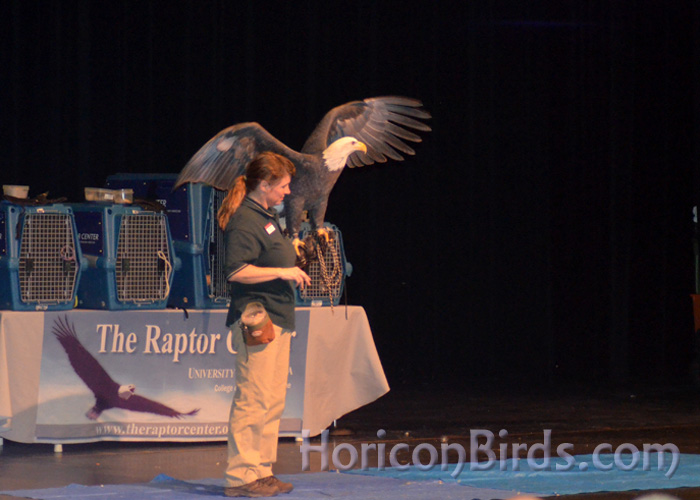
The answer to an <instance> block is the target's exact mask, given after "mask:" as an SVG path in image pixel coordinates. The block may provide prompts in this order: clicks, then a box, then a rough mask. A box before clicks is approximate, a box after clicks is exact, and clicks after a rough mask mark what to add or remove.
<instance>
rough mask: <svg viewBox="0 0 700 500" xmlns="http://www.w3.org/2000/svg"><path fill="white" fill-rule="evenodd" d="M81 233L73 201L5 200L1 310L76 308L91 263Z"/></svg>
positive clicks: (0, 207) (0, 213) (0, 211)
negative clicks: (34, 202)
mask: <svg viewBox="0 0 700 500" xmlns="http://www.w3.org/2000/svg"><path fill="white" fill-rule="evenodd" d="M77 235H78V233H77V231H76V226H75V221H74V217H73V211H72V210H71V208H70V207H68V206H64V205H60V204H55V205H46V206H21V205H15V204H11V203H7V202H4V201H3V202H1V203H0V276H1V277H0V309H12V310H18V311H30V310H31V311H33V310H39V311H50V310H65V309H72V308H73V307H74V306H75V301H76V293H77V289H78V283H79V281H80V276H81V272H82V270H83V268H84V267H86V266H85V261H84V260H83V257H82V254H81V251H80V245H79V244H78V237H77Z"/></svg>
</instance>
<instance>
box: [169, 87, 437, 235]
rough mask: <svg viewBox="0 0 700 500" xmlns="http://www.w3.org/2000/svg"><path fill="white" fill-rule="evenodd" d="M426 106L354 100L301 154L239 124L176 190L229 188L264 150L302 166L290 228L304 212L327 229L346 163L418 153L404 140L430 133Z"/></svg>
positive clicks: (195, 160) (290, 203) (331, 116)
mask: <svg viewBox="0 0 700 500" xmlns="http://www.w3.org/2000/svg"><path fill="white" fill-rule="evenodd" d="M422 106H423V104H422V103H421V102H420V101H418V100H416V99H410V98H408V97H397V96H388V97H375V98H370V99H365V100H363V101H352V102H349V103H347V104H343V105H342V106H338V107H336V108H333V109H332V110H331V111H329V112H328V113H327V114H326V116H325V117H324V118H323V120H321V122H320V123H319V124H318V125H317V126H316V128H315V129H314V131H313V132H312V134H311V135H310V136H309V138H308V139H307V141H306V143H305V144H304V147H303V148H302V149H301V152H297V151H294V150H293V149H290V148H289V147H287V146H286V145H284V144H283V143H282V142H280V141H278V140H277V139H275V137H273V136H272V135H271V134H270V133H269V132H268V131H267V130H265V129H264V128H262V127H261V126H260V125H259V124H257V123H239V124H237V125H233V126H231V127H229V128H226V129H224V130H222V131H221V132H219V133H218V134H216V135H215V136H214V137H213V138H211V139H210V140H209V141H208V142H207V143H206V144H205V145H204V146H202V147H201V148H200V150H199V151H197V153H195V155H194V156H193V157H192V158H191V159H190V161H189V162H188V163H187V164H186V165H185V167H184V168H183V170H182V172H181V173H180V175H179V176H178V178H177V181H176V183H175V188H177V187H179V186H181V185H182V184H185V183H187V182H204V183H206V184H209V185H211V186H213V187H215V188H217V189H220V190H222V191H227V190H228V189H229V188H230V187H231V186H232V185H233V182H234V180H235V179H236V178H237V177H238V176H239V175H243V173H244V171H245V168H246V166H247V165H248V163H250V161H251V160H253V159H254V158H255V157H256V156H257V155H258V154H259V153H262V152H264V151H272V152H274V153H277V154H280V155H283V156H286V157H287V158H289V159H290V160H291V161H292V163H293V164H294V166H295V167H296V171H297V173H296V175H295V176H294V178H293V179H292V182H291V185H290V190H291V194H289V195H288V196H287V197H286V198H285V201H284V206H285V217H286V223H287V230H288V232H289V233H290V235H291V236H292V237H294V238H296V237H297V235H298V234H299V229H300V227H301V222H302V219H303V213H304V211H308V215H309V221H310V223H311V225H312V227H313V228H315V229H322V228H323V222H324V218H325V215H326V208H327V207H328V197H329V195H330V193H331V190H332V189H333V186H334V185H335V183H336V181H337V180H338V177H339V176H340V173H341V172H342V171H343V167H345V166H346V165H347V166H349V167H361V166H364V165H371V164H373V163H375V162H379V163H383V162H386V161H387V159H388V158H389V159H392V160H396V161H402V160H403V159H404V158H403V156H402V155H401V153H403V154H407V155H413V154H415V151H414V150H413V149H412V148H411V147H410V146H408V145H407V144H406V143H405V142H404V141H410V142H421V138H420V136H419V135H417V134H416V133H414V132H412V131H410V130H408V129H413V130H417V131H421V132H429V131H430V127H429V126H427V125H426V124H425V123H423V122H421V121H419V120H426V119H429V118H430V114H429V113H428V112H427V111H425V110H424V109H422Z"/></svg>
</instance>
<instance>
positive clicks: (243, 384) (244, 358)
mask: <svg viewBox="0 0 700 500" xmlns="http://www.w3.org/2000/svg"><path fill="white" fill-rule="evenodd" d="M291 337H292V335H291V332H289V331H287V330H285V331H282V329H281V328H279V327H278V326H275V340H273V341H272V342H270V343H269V344H262V345H257V346H249V345H245V343H244V342H243V336H242V334H241V331H240V329H239V328H237V327H236V328H235V335H234V339H233V341H234V349H235V350H236V353H237V354H236V390H235V392H234V394H233V404H232V405H231V415H230V417H229V432H228V467H227V469H226V473H225V478H226V483H227V486H241V485H243V484H247V483H250V482H252V481H256V480H257V479H260V478H263V477H267V476H271V475H272V464H273V463H275V461H276V460H277V439H278V435H279V427H280V418H281V417H282V412H283V411H284V401H285V397H286V395H287V375H288V373H289V346H290V342H291Z"/></svg>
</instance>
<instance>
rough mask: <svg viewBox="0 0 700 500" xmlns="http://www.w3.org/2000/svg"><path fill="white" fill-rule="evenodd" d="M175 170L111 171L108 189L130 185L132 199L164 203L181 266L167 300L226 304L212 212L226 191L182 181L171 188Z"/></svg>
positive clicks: (183, 304) (182, 304)
mask: <svg viewBox="0 0 700 500" xmlns="http://www.w3.org/2000/svg"><path fill="white" fill-rule="evenodd" d="M176 180H177V174H116V175H111V176H109V177H108V178H107V183H106V186H107V187H108V188H111V189H132V190H133V191H134V199H135V202H136V203H138V202H139V200H151V201H158V202H159V203H160V204H161V205H163V206H164V207H165V210H166V213H167V214H168V220H169V223H170V230H171V232H172V236H173V245H174V248H175V252H176V254H177V256H178V258H179V259H180V260H181V262H182V265H181V267H180V269H179V270H178V271H177V272H176V275H175V280H174V283H173V287H172V289H171V291H170V299H169V302H168V303H169V304H170V305H171V306H177V307H189V308H194V309H218V308H226V307H228V304H229V302H230V296H229V291H228V282H227V281H226V276H225V275H224V262H223V259H224V255H225V252H224V241H223V237H224V235H223V232H222V231H221V230H220V229H219V227H218V225H217V222H216V214H217V212H218V210H219V207H220V206H221V202H222V201H223V198H224V197H225V195H226V193H225V192H223V191H219V190H217V189H214V188H212V187H210V186H207V185H206V184H201V183H198V184H185V185H184V186H181V187H179V188H178V189H176V190H175V191H173V186H174V185H175V181H176Z"/></svg>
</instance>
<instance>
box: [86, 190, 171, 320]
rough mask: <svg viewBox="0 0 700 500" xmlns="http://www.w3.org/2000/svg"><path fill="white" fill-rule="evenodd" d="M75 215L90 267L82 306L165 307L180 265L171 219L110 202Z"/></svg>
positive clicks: (95, 204) (92, 205) (89, 205)
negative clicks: (171, 229) (175, 271)
mask: <svg viewBox="0 0 700 500" xmlns="http://www.w3.org/2000/svg"><path fill="white" fill-rule="evenodd" d="M98 191H105V192H108V191H107V190H98ZM86 194H87V190H86ZM86 198H87V199H88V200H90V199H91V198H90V197H87V196H86ZM73 211H74V213H75V222H76V226H77V228H78V231H79V233H80V244H81V248H82V251H83V254H84V255H85V257H86V259H87V261H88V264H89V266H88V267H87V268H86V269H85V271H84V273H83V279H82V280H81V283H80V287H79V289H78V307H83V308H88V309H110V310H122V309H159V308H164V307H165V306H166V305H167V301H168V297H169V295H170V290H171V287H172V283H173V275H174V268H176V267H178V266H179V262H178V261H177V259H176V257H175V252H174V249H173V242H172V238H171V236H170V229H169V226H168V218H167V216H166V215H165V214H164V213H159V212H157V211H153V210H147V209H144V208H142V207H139V206H137V205H131V204H125V203H112V202H111V201H110V199H104V200H103V201H99V200H98V201H92V202H87V203H80V204H75V205H73Z"/></svg>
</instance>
